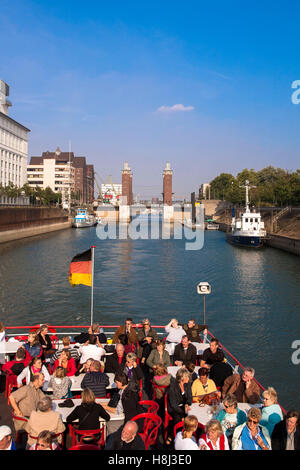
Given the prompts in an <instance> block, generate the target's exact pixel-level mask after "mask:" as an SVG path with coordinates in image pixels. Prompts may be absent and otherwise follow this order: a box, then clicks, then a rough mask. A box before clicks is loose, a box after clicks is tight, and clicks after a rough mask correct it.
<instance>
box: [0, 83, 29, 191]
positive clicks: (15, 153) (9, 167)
mask: <svg viewBox="0 0 300 470" xmlns="http://www.w3.org/2000/svg"><path fill="white" fill-rule="evenodd" d="M7 96H9V87H8V85H7V84H6V83H5V82H4V81H3V80H0V183H1V184H2V185H3V186H7V185H8V184H9V183H10V182H11V183H13V184H14V185H16V186H18V187H22V186H23V185H24V184H25V183H26V181H27V175H26V169H27V159H28V132H30V130H29V129H27V127H24V126H23V125H22V124H20V123H19V122H17V121H15V120H14V119H12V118H11V117H9V116H8V108H9V107H10V106H11V103H10V101H9V100H8V99H7Z"/></svg>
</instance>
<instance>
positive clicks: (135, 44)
mask: <svg viewBox="0 0 300 470" xmlns="http://www.w3.org/2000/svg"><path fill="white" fill-rule="evenodd" d="M299 10H300V4H299V2H296V1H285V2H282V1H280V2H275V4H274V2H271V1H263V2H261V1H260V2H258V1H252V2H248V3H245V2H240V1H231V0H229V1H226V2H225V1H215V2H212V3H209V2H202V1H199V0H198V1H187V2H178V1H163V2H157V1H151V2H136V1H127V2H124V1H123V2H119V1H115V2H103V1H90V0H86V1H85V2H82V1H77V0H64V1H62V0H61V1H57V0H52V1H48V0H43V1H35V0H1V9H0V41H1V42H0V44H1V49H0V50H1V60H0V78H2V79H3V80H4V81H6V82H7V83H8V84H9V85H10V99H11V101H12V103H13V107H12V108H11V110H10V115H11V117H13V118H14V119H16V120H18V121H20V122H21V123H23V124H24V125H25V126H27V127H29V128H30V129H31V133H30V137H29V155H30V156H31V155H40V154H41V152H42V151H45V150H55V149H56V147H57V146H58V145H59V146H60V148H61V149H62V150H68V147H69V141H71V148H72V150H73V151H74V153H75V154H76V155H85V156H86V157H87V159H88V161H89V163H93V164H94V165H95V169H96V171H97V172H98V173H99V175H100V176H101V177H102V178H103V179H106V177H107V176H108V175H112V177H113V180H114V181H116V182H120V179H121V169H122V167H123V162H124V161H125V160H126V161H128V162H129V164H130V166H131V168H132V171H133V175H134V176H133V178H134V179H133V186H134V192H136V193H139V194H140V195H141V196H143V195H144V196H146V195H155V194H159V193H161V191H162V171H163V169H164V167H165V164H166V162H167V161H170V162H171V166H172V168H173V169H174V183H173V186H174V187H173V190H174V193H175V196H177V197H182V196H185V195H189V194H190V192H191V191H197V190H198V187H199V185H200V184H201V183H202V182H207V181H210V180H211V179H212V178H214V177H215V176H216V175H218V174H219V173H221V172H230V173H233V174H234V175H236V174H237V173H238V172H239V171H241V170H242V169H244V168H254V169H256V170H259V169H261V168H263V167H265V166H267V165H273V166H275V167H282V168H285V169H288V170H295V169H296V168H299V167H300V163H299V161H300V159H299V152H300V150H299V149H300V132H299V129H300V104H299V105H295V104H293V103H292V101H291V95H292V92H293V90H292V88H291V84H292V82H293V81H294V80H299V79H300V60H299V59H300V57H299V55H300V53H299V51H300V49H299V43H300V42H299V39H300V32H299V31H300V28H299V17H300V16H299ZM176 105H177V106H176Z"/></svg>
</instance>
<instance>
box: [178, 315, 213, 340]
mask: <svg viewBox="0 0 300 470" xmlns="http://www.w3.org/2000/svg"><path fill="white" fill-rule="evenodd" d="M182 327H183V329H184V330H185V332H186V334H187V336H188V338H189V341H191V342H192V343H202V339H201V337H200V333H201V331H202V332H203V334H204V335H206V334H207V325H199V324H198V323H196V322H195V320H194V319H193V318H192V319H191V320H189V322H188V323H187V324H184V325H182Z"/></svg>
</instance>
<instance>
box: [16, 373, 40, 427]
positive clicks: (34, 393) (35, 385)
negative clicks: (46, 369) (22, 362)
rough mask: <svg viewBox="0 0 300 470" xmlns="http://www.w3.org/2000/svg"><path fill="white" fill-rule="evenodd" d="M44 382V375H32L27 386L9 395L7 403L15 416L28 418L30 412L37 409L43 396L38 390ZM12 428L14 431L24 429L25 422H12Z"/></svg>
mask: <svg viewBox="0 0 300 470" xmlns="http://www.w3.org/2000/svg"><path fill="white" fill-rule="evenodd" d="M44 381H45V379H44V374H42V373H39V374H37V375H33V376H32V377H31V381H30V383H29V385H24V387H21V388H19V389H18V390H16V391H14V392H12V393H11V395H10V396H9V402H10V404H11V407H12V409H13V413H14V414H15V415H16V416H19V417H25V418H29V416H30V415H31V412H32V411H35V410H36V409H37V404H38V402H39V401H40V400H41V399H42V398H43V397H44V396H45V395H44V393H43V392H42V390H40V388H41V387H42V386H43V385H44ZM14 426H15V429H16V431H19V430H21V429H24V426H25V421H19V420H14Z"/></svg>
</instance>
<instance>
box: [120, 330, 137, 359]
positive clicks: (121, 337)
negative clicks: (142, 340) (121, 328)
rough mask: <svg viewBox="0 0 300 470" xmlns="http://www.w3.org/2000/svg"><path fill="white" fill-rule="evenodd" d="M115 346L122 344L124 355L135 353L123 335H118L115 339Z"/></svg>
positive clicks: (126, 337)
mask: <svg viewBox="0 0 300 470" xmlns="http://www.w3.org/2000/svg"><path fill="white" fill-rule="evenodd" d="M117 344H122V346H124V351H125V354H128V353H130V352H135V350H136V347H135V345H134V343H131V344H128V336H127V335H125V334H120V335H119V336H118V338H117V339H116V345H117Z"/></svg>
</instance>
